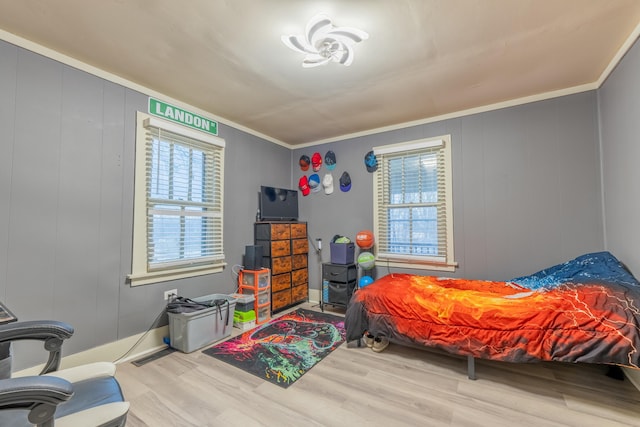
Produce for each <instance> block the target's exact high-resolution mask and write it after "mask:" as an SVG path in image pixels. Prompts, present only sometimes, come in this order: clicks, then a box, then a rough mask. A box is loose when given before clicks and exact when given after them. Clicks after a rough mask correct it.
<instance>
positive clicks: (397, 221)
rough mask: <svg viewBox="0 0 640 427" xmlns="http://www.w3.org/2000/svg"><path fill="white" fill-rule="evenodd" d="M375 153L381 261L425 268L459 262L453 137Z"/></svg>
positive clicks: (377, 240) (400, 146) (376, 219)
mask: <svg viewBox="0 0 640 427" xmlns="http://www.w3.org/2000/svg"><path fill="white" fill-rule="evenodd" d="M374 152H375V154H376V157H377V159H378V171H377V172H376V175H375V181H374V192H375V194H374V200H375V210H374V215H375V227H376V245H377V258H378V260H380V261H387V262H389V263H393V264H394V265H404V266H409V265H420V266H421V267H420V268H427V267H428V266H430V265H431V266H439V267H441V268H442V267H444V269H447V266H452V265H454V261H453V233H452V224H451V218H452V212H451V210H452V206H451V200H452V197H451V167H450V164H451V159H450V152H451V150H450V142H449V138H448V136H447V137H441V138H440V139H430V140H421V141H413V142H409V143H404V144H395V145H388V146H384V147H377V148H374Z"/></svg>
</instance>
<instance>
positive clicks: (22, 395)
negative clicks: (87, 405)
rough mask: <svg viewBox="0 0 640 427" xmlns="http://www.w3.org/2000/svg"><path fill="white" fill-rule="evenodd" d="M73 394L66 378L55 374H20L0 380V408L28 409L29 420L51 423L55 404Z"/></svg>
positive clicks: (64, 400) (40, 424) (36, 422)
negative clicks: (18, 376)
mask: <svg viewBox="0 0 640 427" xmlns="http://www.w3.org/2000/svg"><path fill="white" fill-rule="evenodd" d="M72 395H73V386H72V384H71V383H70V382H69V381H66V380H63V379H62V378H57V377H46V376H45V377H39V376H30V377H20V378H9V379H6V380H0V409H24V410H28V411H29V414H28V416H27V418H28V420H29V422H31V423H33V424H37V425H39V426H46V425H53V417H54V415H55V412H56V407H57V406H58V405H59V404H60V403H63V402H66V401H67V400H69V399H70V398H71V396H72Z"/></svg>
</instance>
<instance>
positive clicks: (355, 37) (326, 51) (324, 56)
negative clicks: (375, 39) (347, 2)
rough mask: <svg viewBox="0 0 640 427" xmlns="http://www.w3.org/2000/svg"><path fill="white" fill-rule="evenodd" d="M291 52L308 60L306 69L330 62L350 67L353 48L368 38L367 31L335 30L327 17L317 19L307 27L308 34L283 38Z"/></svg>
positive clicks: (343, 28) (337, 28) (321, 15)
mask: <svg viewBox="0 0 640 427" xmlns="http://www.w3.org/2000/svg"><path fill="white" fill-rule="evenodd" d="M281 38H282V42H283V43H284V44H285V46H287V47H288V48H290V49H292V50H295V51H296V52H299V53H304V54H305V55H306V56H305V58H304V60H303V61H302V66H303V67H304V68H311V67H317V66H319V65H324V64H327V63H329V62H337V63H339V64H342V65H345V66H349V65H351V63H352V62H353V46H354V45H355V44H356V43H359V42H361V41H363V40H366V39H368V38H369V34H368V33H366V32H365V31H362V30H359V29H357V28H351V27H334V26H333V24H332V23H331V19H329V18H328V17H327V16H326V15H324V14H319V15H316V16H314V17H313V18H311V19H310V20H309V22H308V23H307V25H306V34H304V35H300V34H298V35H287V36H282V37H281Z"/></svg>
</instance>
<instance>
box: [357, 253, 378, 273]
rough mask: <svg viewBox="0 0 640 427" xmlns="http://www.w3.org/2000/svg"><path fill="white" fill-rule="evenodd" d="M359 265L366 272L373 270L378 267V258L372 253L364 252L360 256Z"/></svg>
mask: <svg viewBox="0 0 640 427" xmlns="http://www.w3.org/2000/svg"><path fill="white" fill-rule="evenodd" d="M358 265H359V266H360V267H362V268H363V269H365V270H371V269H372V268H373V267H374V266H375V265H376V258H375V257H374V256H373V254H372V253H371V252H362V253H361V254H360V255H358Z"/></svg>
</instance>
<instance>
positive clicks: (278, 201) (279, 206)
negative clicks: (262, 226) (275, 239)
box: [259, 185, 298, 221]
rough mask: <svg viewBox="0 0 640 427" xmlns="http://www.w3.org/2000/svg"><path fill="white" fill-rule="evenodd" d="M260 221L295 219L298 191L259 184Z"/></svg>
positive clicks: (296, 216)
mask: <svg viewBox="0 0 640 427" xmlns="http://www.w3.org/2000/svg"><path fill="white" fill-rule="evenodd" d="M259 203H260V204H259V209H260V215H259V216H260V220H261V221H297V220H298V191H297V190H287V189H286V188H277V187H267V186H264V185H262V186H260V199H259Z"/></svg>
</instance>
